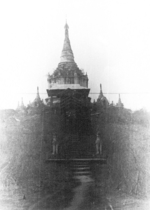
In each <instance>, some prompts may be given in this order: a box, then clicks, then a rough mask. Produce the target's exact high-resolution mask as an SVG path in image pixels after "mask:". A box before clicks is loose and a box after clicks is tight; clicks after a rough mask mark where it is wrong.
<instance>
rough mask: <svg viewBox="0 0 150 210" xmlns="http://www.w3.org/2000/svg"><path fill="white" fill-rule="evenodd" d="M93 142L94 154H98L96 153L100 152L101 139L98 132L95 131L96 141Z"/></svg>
mask: <svg viewBox="0 0 150 210" xmlns="http://www.w3.org/2000/svg"><path fill="white" fill-rule="evenodd" d="M95 144H96V154H97V155H98V154H100V155H101V154H102V140H101V138H100V134H99V133H97V137H96V142H95Z"/></svg>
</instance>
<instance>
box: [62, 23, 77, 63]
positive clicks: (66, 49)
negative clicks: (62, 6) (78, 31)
mask: <svg viewBox="0 0 150 210" xmlns="http://www.w3.org/2000/svg"><path fill="white" fill-rule="evenodd" d="M64 28H65V40H64V45H63V50H62V53H61V57H60V62H74V55H73V52H72V49H71V45H70V40H69V33H68V29H69V26H68V24H67V22H66V24H65V27H64Z"/></svg>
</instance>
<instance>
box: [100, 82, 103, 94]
mask: <svg viewBox="0 0 150 210" xmlns="http://www.w3.org/2000/svg"><path fill="white" fill-rule="evenodd" d="M100 95H101V96H103V91H102V84H100Z"/></svg>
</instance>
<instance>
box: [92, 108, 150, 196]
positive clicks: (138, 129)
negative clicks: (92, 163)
mask: <svg viewBox="0 0 150 210" xmlns="http://www.w3.org/2000/svg"><path fill="white" fill-rule="evenodd" d="M92 113H93V115H92V125H93V128H94V130H95V132H100V134H101V138H102V139H103V152H104V153H105V154H106V156H107V160H108V161H107V164H108V167H109V173H110V179H109V180H108V188H109V187H110V186H112V187H113V188H114V189H116V190H119V191H123V192H126V193H129V194H132V195H133V194H134V195H143V196H145V195H148V194H149V193H150V167H149V164H148V162H149V157H150V155H149V154H150V129H149V123H150V114H149V113H148V112H146V111H145V110H138V111H134V112H132V111H131V110H128V109H124V108H118V107H113V106H112V107H107V108H106V107H100V106H98V105H97V104H94V109H93V112H92Z"/></svg>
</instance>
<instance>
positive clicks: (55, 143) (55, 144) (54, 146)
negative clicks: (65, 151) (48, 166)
mask: <svg viewBox="0 0 150 210" xmlns="http://www.w3.org/2000/svg"><path fill="white" fill-rule="evenodd" d="M52 145H53V153H52V154H53V155H57V154H58V141H57V137H56V134H53V140H52Z"/></svg>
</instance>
